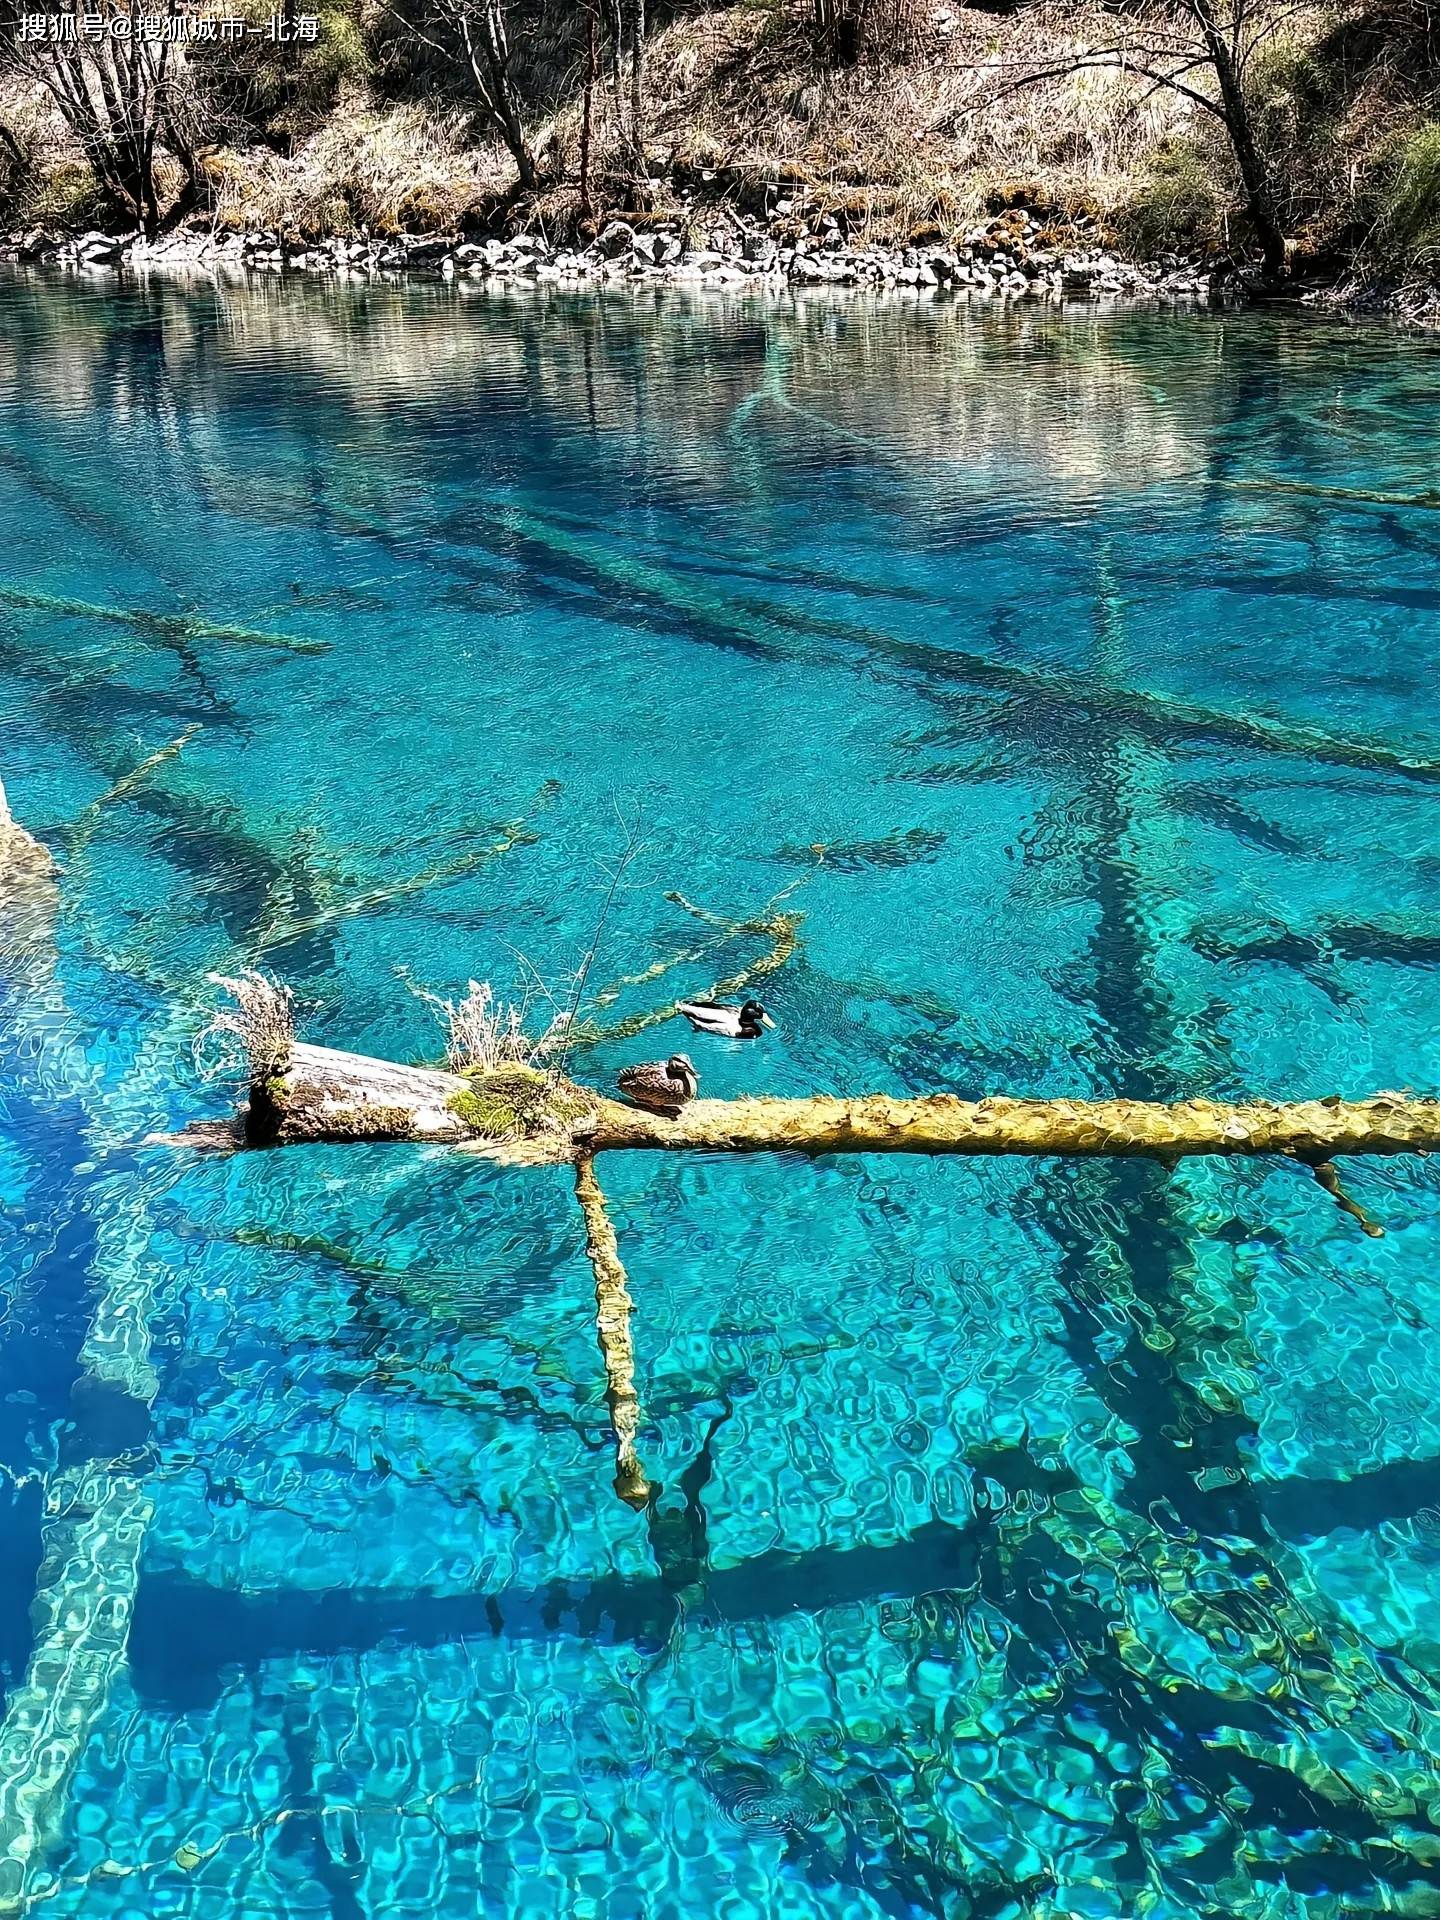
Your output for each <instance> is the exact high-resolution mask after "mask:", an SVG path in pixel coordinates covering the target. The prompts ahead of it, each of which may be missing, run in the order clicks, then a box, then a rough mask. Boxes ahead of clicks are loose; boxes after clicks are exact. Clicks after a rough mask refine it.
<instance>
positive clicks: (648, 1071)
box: [616, 1053, 700, 1116]
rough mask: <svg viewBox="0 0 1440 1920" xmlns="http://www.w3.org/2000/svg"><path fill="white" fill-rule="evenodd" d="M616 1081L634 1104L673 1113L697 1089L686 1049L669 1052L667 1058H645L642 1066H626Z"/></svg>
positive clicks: (695, 1077)
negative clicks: (669, 1054) (678, 1051)
mask: <svg viewBox="0 0 1440 1920" xmlns="http://www.w3.org/2000/svg"><path fill="white" fill-rule="evenodd" d="M616 1084H617V1085H618V1087H619V1088H620V1091H621V1092H622V1093H623V1094H625V1095H626V1096H627V1097H628V1098H629V1099H631V1100H633V1101H634V1102H635V1104H636V1106H637V1107H649V1108H650V1109H651V1111H652V1112H654V1113H668V1114H670V1115H672V1116H673V1115H675V1114H677V1113H679V1111H680V1109H681V1108H682V1107H683V1106H685V1105H687V1103H688V1102H689V1101H691V1100H693V1099H694V1098H695V1096H696V1094H697V1093H698V1092H699V1091H700V1076H699V1075H698V1074H697V1073H696V1071H695V1069H694V1067H693V1066H692V1065H691V1063H690V1056H689V1054H688V1053H672V1054H671V1056H670V1058H669V1059H668V1060H647V1061H645V1062H644V1064H643V1065H642V1066H638V1067H626V1069H625V1071H624V1072H623V1073H622V1074H621V1075H620V1078H619V1080H618V1081H617V1082H616Z"/></svg>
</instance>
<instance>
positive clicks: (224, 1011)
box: [194, 967, 295, 1086]
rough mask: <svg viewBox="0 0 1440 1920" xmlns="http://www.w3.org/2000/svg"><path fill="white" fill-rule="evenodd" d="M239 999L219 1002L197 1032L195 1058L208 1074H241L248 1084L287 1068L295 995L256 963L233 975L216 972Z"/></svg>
mask: <svg viewBox="0 0 1440 1920" xmlns="http://www.w3.org/2000/svg"><path fill="white" fill-rule="evenodd" d="M210 980H211V983H212V984H213V985H214V986H217V987H223V988H224V989H225V991H226V993H228V994H229V995H230V997H231V999H232V1000H233V1001H234V1002H235V1004H234V1006H233V1007H221V1008H219V1009H218V1010H217V1012H216V1013H215V1014H214V1015H213V1017H212V1018H211V1019H210V1020H209V1021H208V1022H207V1024H206V1025H205V1026H204V1027H202V1028H201V1030H200V1032H199V1033H198V1034H196V1036H195V1048H194V1051H195V1064H196V1066H197V1067H198V1068H199V1070H200V1072H201V1073H202V1074H203V1075H204V1076H205V1078H206V1079H216V1078H218V1077H220V1076H221V1075H225V1076H230V1075H241V1076H244V1077H246V1078H247V1079H248V1080H249V1082H250V1084H251V1085H252V1086H253V1085H256V1084H258V1083H259V1082H260V1081H262V1080H269V1079H272V1078H273V1077H274V1076H275V1075H276V1074H279V1073H284V1071H285V1069H286V1067H287V1066H288V1065H289V1064H290V1049H291V1048H292V1047H293V1045H294V1044H295V996H294V994H293V993H292V992H291V991H290V989H289V987H287V986H285V985H283V984H282V983H281V982H280V981H279V980H272V979H271V978H270V976H269V975H268V974H265V973H261V972H260V971H259V970H258V969H257V968H255V967H246V968H245V970H244V972H243V973H240V974H238V975H236V976H235V977H234V978H231V977H230V976H229V975H227V974H223V973H212V974H211V975H210Z"/></svg>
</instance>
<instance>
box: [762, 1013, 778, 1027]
mask: <svg viewBox="0 0 1440 1920" xmlns="http://www.w3.org/2000/svg"><path fill="white" fill-rule="evenodd" d="M760 1024H761V1026H762V1027H773V1026H774V1025H775V1022H774V1021H773V1020H772V1019H771V1018H770V1016H769V1014H768V1013H762V1014H761V1016H760Z"/></svg>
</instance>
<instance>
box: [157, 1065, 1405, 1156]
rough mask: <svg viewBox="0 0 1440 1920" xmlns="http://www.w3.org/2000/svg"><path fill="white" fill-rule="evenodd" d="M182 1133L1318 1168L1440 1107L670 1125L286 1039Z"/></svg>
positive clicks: (832, 1116) (505, 1079) (814, 1101)
mask: <svg viewBox="0 0 1440 1920" xmlns="http://www.w3.org/2000/svg"><path fill="white" fill-rule="evenodd" d="M179 1139H180V1140H181V1141H182V1142H186V1143H189V1144H192V1145H214V1144H218V1143H222V1142H223V1144H227V1145H246V1146H293V1145H296V1144H300V1143H305V1142H342V1141H357V1140H392V1141H395V1140H402V1141H403V1140H409V1141H416V1142H434V1143H438V1144H448V1145H466V1146H470V1147H472V1148H480V1149H483V1150H485V1151H488V1152H491V1153H493V1154H495V1156H496V1157H498V1158H502V1159H510V1160H516V1161H525V1162H529V1163H539V1162H547V1161H548V1162H552V1163H555V1162H565V1161H572V1160H574V1159H576V1158H577V1156H581V1155H587V1156H588V1155H591V1154H596V1153H615V1152H624V1151H632V1152H635V1151H642V1152H690V1153H794V1154H801V1155H804V1156H806V1157H810V1158H814V1157H817V1156H819V1155H823V1154H832V1153H919V1154H971V1155H1014V1154H1023V1155H1032V1156H1041V1157H1043V1156H1049V1155H1067V1156H1068V1155H1076V1156H1081V1157H1085V1158H1096V1157H1106V1156H1118V1157H1122V1158H1132V1159H1134V1158H1139V1159H1152V1160H1159V1161H1162V1162H1165V1163H1170V1162H1174V1161H1177V1160H1181V1159H1185V1158H1187V1157H1189V1156H1192V1155H1197V1154H1213V1155H1217V1156H1220V1157H1222V1158H1233V1157H1236V1156H1259V1155H1270V1154H1273V1155H1277V1156H1281V1157H1283V1158H1286V1159H1289V1160H1294V1161H1300V1162H1302V1163H1303V1164H1305V1165H1307V1166H1321V1165H1325V1164H1327V1163H1328V1162H1330V1161H1331V1160H1333V1159H1334V1158H1336V1157H1337V1156H1339V1155H1344V1154H1400V1153H1422V1154H1423V1153H1430V1152H1433V1151H1435V1150H1436V1149H1440V1100H1435V1099H1429V1098H1420V1097H1417V1096H1415V1095H1412V1094H1408V1093H1379V1094H1374V1095H1372V1096H1370V1097H1369V1098H1366V1099H1363V1100H1342V1099H1341V1098H1340V1097H1339V1096H1338V1095H1332V1096H1329V1097H1327V1098H1325V1099H1318V1100H1296V1101H1286V1102H1277V1101H1262V1100H1252V1101H1243V1102H1228V1101H1221V1100H1179V1101H1174V1102H1170V1103H1164V1102H1159V1101H1145V1100H1124V1099H1115V1100H1025V1099H1015V1098H1011V1097H1009V1096H1005V1095H997V1096H994V1097H992V1098H986V1099H979V1100H962V1099H959V1098H957V1097H956V1096H954V1095H951V1094H929V1095H922V1096H920V1097H918V1098H912V1099H903V1098H896V1097H892V1096H890V1095H886V1094H865V1095H862V1096H859V1097H857V1098H854V1099H845V1098H839V1097H837V1096H835V1095H832V1094H812V1095H810V1096H809V1097H808V1098H806V1099H790V1100H772V1099H744V1100H696V1101H693V1102H692V1103H691V1105H689V1106H688V1107H686V1108H685V1109H684V1111H683V1112H682V1113H680V1114H679V1115H678V1116H677V1117H676V1118H674V1119H668V1118H666V1117H665V1116H664V1115H661V1114H656V1113H648V1112H645V1111H643V1110H641V1109H640V1108H637V1107H628V1106H625V1105H624V1104H623V1103H622V1102H620V1101H618V1100H612V1099H610V1098H609V1097H608V1096H606V1095H604V1094H601V1093H597V1092H595V1091H593V1090H592V1089H590V1088H588V1087H582V1086H578V1085H577V1084H576V1083H575V1082H573V1081H570V1080H566V1079H564V1078H562V1077H559V1076H556V1075H552V1074H547V1073H542V1072H540V1071H538V1070H537V1069H535V1068H533V1067H521V1066H510V1067H502V1068H497V1069H495V1070H494V1071H492V1072H489V1073H474V1074H455V1073H445V1072H442V1071H440V1070H438V1069H435V1068H430V1067H407V1066H399V1065H396V1064H395V1063H393V1062H391V1061H387V1060H374V1059H371V1058H369V1057H368V1056H367V1055H364V1054H355V1053H341V1052H336V1051H334V1050H332V1049H330V1048H328V1047H314V1046H307V1045H304V1044H301V1043H298V1042H297V1043H296V1044H295V1045H294V1046H293V1047H292V1048H291V1051H290V1056H289V1060H288V1064H287V1065H286V1068H285V1071H284V1072H283V1073H280V1074H276V1075H273V1076H271V1077H270V1078H268V1079H266V1080H264V1081H260V1082H257V1083H256V1084H255V1085H254V1086H252V1088H251V1089H250V1097H249V1102H248V1105H247V1107H246V1109H245V1110H244V1113H243V1115H242V1118H241V1123H240V1125H239V1127H238V1128H237V1129H232V1130H227V1131H226V1132H225V1133H224V1134H221V1133H220V1132H218V1131H217V1129H216V1128H214V1127H213V1126H211V1127H203V1126H202V1127H199V1128H192V1129H190V1130H189V1131H188V1132H187V1133H185V1134H182V1135H180V1136H179Z"/></svg>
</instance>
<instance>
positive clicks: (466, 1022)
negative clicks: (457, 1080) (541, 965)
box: [410, 980, 570, 1073]
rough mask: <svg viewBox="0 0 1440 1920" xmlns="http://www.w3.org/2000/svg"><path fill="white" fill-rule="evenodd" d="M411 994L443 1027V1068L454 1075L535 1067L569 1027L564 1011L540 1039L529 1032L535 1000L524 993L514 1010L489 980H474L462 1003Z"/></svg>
mask: <svg viewBox="0 0 1440 1920" xmlns="http://www.w3.org/2000/svg"><path fill="white" fill-rule="evenodd" d="M410 991H411V992H412V993H413V994H414V995H415V996H416V998H417V999H420V1000H423V1001H424V1002H425V1004H426V1006H427V1007H429V1009H430V1011H431V1012H432V1013H433V1014H434V1015H435V1017H436V1019H437V1020H438V1021H439V1022H440V1025H441V1026H442V1027H443V1028H444V1031H445V1064H446V1065H447V1066H448V1067H449V1069H450V1071H451V1072H452V1073H488V1072H490V1071H491V1070H493V1069H494V1068H496V1067H533V1066H535V1065H537V1064H538V1063H539V1062H540V1060H542V1059H543V1058H544V1056H545V1055H546V1054H547V1053H549V1052H551V1051H552V1050H553V1049H554V1048H555V1047H556V1046H558V1044H559V1042H560V1040H561V1038H562V1036H563V1034H564V1032H565V1030H566V1028H567V1027H568V1026H569V1024H570V1016H569V1013H568V1011H565V1010H561V1011H559V1012H555V1013H552V1015H551V1017H550V1020H549V1022H548V1024H547V1025H546V1026H545V1028H544V1030H543V1031H542V1032H541V1033H540V1034H539V1035H538V1036H537V1035H534V1034H532V1033H530V1032H528V1031H527V1025H528V1023H529V1020H530V1010H531V1007H532V1005H533V1002H534V996H533V995H532V994H531V993H530V992H528V991H527V992H526V993H525V994H524V995H523V996H522V998H521V1000H520V1003H519V1004H518V1005H516V1004H515V1003H514V1002H513V1001H509V1000H501V999H499V998H498V997H497V995H496V992H495V989H494V988H493V987H492V986H491V984H490V982H489V981H488V980H472V981H471V982H470V983H469V986H468V988H467V990H466V993H465V997H464V999H463V1000H447V999H445V998H444V997H443V996H442V995H440V994H438V993H430V992H429V991H427V989H425V988H424V987H417V986H414V985H413V984H412V985H411V988H410ZM545 997H546V998H548V995H547V996H545Z"/></svg>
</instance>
